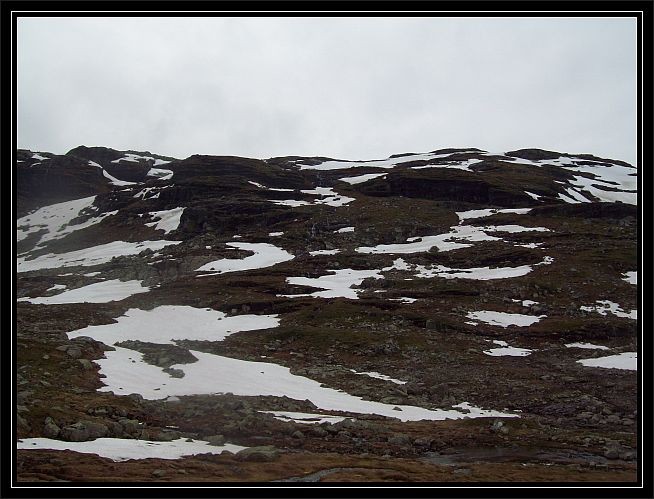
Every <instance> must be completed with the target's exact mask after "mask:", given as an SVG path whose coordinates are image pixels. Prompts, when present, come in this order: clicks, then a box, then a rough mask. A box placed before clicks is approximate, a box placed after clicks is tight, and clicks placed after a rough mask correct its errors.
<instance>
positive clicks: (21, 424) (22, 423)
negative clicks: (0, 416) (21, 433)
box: [16, 414, 30, 430]
mask: <svg viewBox="0 0 654 499" xmlns="http://www.w3.org/2000/svg"><path fill="white" fill-rule="evenodd" d="M16 427H17V428H18V429H22V430H30V425H29V423H28V422H27V420H26V419H25V418H24V417H23V416H21V415H20V414H16Z"/></svg>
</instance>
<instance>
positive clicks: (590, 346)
mask: <svg viewBox="0 0 654 499" xmlns="http://www.w3.org/2000/svg"><path fill="white" fill-rule="evenodd" d="M565 346H566V348H584V349H586V350H609V347H605V346H603V345H593V344H592V343H566V344H565Z"/></svg>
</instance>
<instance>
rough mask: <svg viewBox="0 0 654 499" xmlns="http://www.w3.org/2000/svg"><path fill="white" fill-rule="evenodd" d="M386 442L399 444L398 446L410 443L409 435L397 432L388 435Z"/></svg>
mask: <svg viewBox="0 0 654 499" xmlns="http://www.w3.org/2000/svg"><path fill="white" fill-rule="evenodd" d="M388 443H389V444H391V445H400V446H406V445H410V444H411V437H409V435H405V434H404V433H397V434H396V435H393V436H392V437H388Z"/></svg>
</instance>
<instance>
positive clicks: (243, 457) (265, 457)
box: [236, 445, 279, 462]
mask: <svg viewBox="0 0 654 499" xmlns="http://www.w3.org/2000/svg"><path fill="white" fill-rule="evenodd" d="M278 457H279V449H277V448H276V447H273V446H272V445H263V446H261V447H249V448H247V449H243V450H241V451H239V452H237V453H236V459H238V460H239V461H256V462H266V461H274V460H275V459H277V458H278Z"/></svg>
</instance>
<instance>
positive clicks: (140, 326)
mask: <svg viewBox="0 0 654 499" xmlns="http://www.w3.org/2000/svg"><path fill="white" fill-rule="evenodd" d="M15 158H16V164H15V172H16V180H17V182H16V192H15V196H16V250H17V257H16V272H17V273H16V287H15V292H16V297H15V298H16V306H17V309H16V310H17V312H16V321H17V336H16V348H17V363H18V366H17V367H18V370H17V377H16V379H15V388H16V393H17V399H18V406H17V413H16V417H15V424H16V431H17V444H16V445H17V447H18V449H19V450H18V460H17V472H18V478H19V480H20V481H22V482H31V481H53V480H72V481H78V480H81V481H89V480H90V481H125V480H126V481H221V482H222V481H225V482H230V481H237V482H242V481H271V480H280V481H290V482H296V481H314V482H317V481H342V482H352V481H355V482H359V481H429V482H449V481H474V482H487V481H493V482H503V481H506V482H516V481H518V482H524V481H531V482H533V481H548V482H551V481H555V482H556V481H571V482H574V481H594V482H599V481H611V482H617V481H625V482H630V481H631V482H633V481H635V480H636V465H637V462H636V457H637V441H638V440H639V435H638V434H637V422H638V420H639V414H638V397H637V370H636V368H637V352H638V339H639V334H640V330H639V328H638V320H637V319H638V292H637V290H638V286H637V273H638V272H637V271H638V243H637V234H638V230H639V223H638V207H637V198H638V193H637V178H638V171H637V168H636V167H634V166H632V165H629V164H627V163H624V162H621V161H615V160H610V159H605V158H599V157H596V156H592V155H589V154H567V153H565V154H563V153H556V152H551V151H544V150H540V149H523V150H518V151H510V152H503V153H491V152H487V151H482V150H479V149H444V150H437V151H432V152H429V153H420V154H417V153H405V154H398V155H394V156H391V157H390V158H388V159H383V160H372V161H345V160H339V159H333V158H324V157H312V158H306V157H298V156H287V157H276V158H269V159H264V160H260V159H250V158H240V157H232V156H201V155H194V156H191V157H189V158H186V159H175V158H172V157H166V156H161V155H157V154H153V153H150V152H139V151H116V150H113V149H108V148H104V147H85V146H80V147H77V148H75V149H73V150H71V151H69V152H68V153H66V154H65V155H54V154H50V153H47V152H42V151H41V152H33V151H27V150H19V151H18V153H17V154H16V156H15ZM146 442H147V443H146ZM258 461H266V466H265V468H262V467H261V466H260V464H259V463H258Z"/></svg>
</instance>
